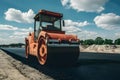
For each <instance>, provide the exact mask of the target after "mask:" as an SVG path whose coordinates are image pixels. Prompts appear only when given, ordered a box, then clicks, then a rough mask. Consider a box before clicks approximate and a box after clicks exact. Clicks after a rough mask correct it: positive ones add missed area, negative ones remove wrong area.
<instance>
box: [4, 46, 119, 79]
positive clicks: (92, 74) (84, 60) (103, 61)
mask: <svg viewBox="0 0 120 80" xmlns="http://www.w3.org/2000/svg"><path fill="white" fill-rule="evenodd" d="M2 49H3V48H2ZM3 50H4V51H5V52H6V53H7V54H8V55H10V56H12V57H13V58H15V59H17V60H20V61H21V62H22V63H24V64H27V65H28V66H30V67H32V68H35V69H36V70H39V71H40V72H43V73H44V74H45V75H48V76H51V77H52V78H54V79H55V80H61V79H62V80H63V79H64V80H120V54H117V53H116V54H109V53H87V52H80V56H79V60H78V63H77V64H76V65H75V66H71V67H63V66H62V67H47V66H41V65H39V64H38V61H37V60H36V61H35V60H34V62H31V63H25V62H24V61H25V60H26V59H25V49H24V48H4V49H3ZM61 75H62V77H64V78H60V77H59V76H61Z"/></svg>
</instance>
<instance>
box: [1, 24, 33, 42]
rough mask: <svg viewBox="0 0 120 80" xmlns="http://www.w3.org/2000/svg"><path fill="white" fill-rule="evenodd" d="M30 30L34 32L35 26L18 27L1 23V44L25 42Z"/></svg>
mask: <svg viewBox="0 0 120 80" xmlns="http://www.w3.org/2000/svg"><path fill="white" fill-rule="evenodd" d="M29 32H33V28H31V27H28V28H18V27H14V26H11V25H3V24H0V44H10V43H24V39H25V37H27V36H28V34H29Z"/></svg>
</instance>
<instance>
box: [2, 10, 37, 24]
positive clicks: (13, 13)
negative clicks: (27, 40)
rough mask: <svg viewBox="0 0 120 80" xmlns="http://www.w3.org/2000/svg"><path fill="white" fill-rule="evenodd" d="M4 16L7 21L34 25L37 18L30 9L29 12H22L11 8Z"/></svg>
mask: <svg viewBox="0 0 120 80" xmlns="http://www.w3.org/2000/svg"><path fill="white" fill-rule="evenodd" d="M4 14H5V19H6V20H8V21H15V22H18V23H32V22H33V18H34V16H35V14H34V12H33V10H32V9H29V10H28V12H22V11H20V10H17V9H14V8H9V9H8V10H7V11H6V12H5V13H4Z"/></svg>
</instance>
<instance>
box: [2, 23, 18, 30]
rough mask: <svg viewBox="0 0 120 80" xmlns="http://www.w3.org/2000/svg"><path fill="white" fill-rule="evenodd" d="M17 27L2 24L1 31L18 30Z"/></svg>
mask: <svg viewBox="0 0 120 80" xmlns="http://www.w3.org/2000/svg"><path fill="white" fill-rule="evenodd" d="M17 29H18V28H17V27H14V26H11V25H4V24H0V30H17Z"/></svg>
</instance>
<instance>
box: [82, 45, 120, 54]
mask: <svg viewBox="0 0 120 80" xmlns="http://www.w3.org/2000/svg"><path fill="white" fill-rule="evenodd" d="M80 48H82V49H81V51H82V52H103V53H120V45H91V46H89V47H87V48H83V47H80Z"/></svg>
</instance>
